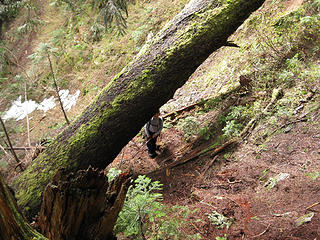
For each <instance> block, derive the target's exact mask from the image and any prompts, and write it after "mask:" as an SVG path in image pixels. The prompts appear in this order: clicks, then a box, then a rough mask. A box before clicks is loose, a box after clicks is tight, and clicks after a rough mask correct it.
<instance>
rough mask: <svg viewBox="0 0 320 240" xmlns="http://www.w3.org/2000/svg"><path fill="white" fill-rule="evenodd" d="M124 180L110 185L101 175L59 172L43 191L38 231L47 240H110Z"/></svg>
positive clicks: (119, 205)
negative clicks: (47, 239)
mask: <svg viewBox="0 0 320 240" xmlns="http://www.w3.org/2000/svg"><path fill="white" fill-rule="evenodd" d="M127 179H128V177H127V176H125V175H120V176H119V177H118V178H116V179H115V180H114V181H112V182H111V183H110V184H109V183H108V179H107V177H106V176H105V174H104V173H103V171H98V170H95V169H93V168H91V167H89V168H88V169H87V170H80V171H78V172H76V173H68V172H67V171H66V170H65V169H61V170H59V171H58V172H57V174H56V175H55V176H54V178H53V180H52V182H51V183H49V184H48V185H47V187H46V189H45V192H44V196H43V203H42V206H41V212H40V219H39V227H40V228H41V231H42V233H43V234H44V235H45V236H47V237H48V238H49V239H55V240H72V239H83V240H89V239H90V240H93V239H94V240H96V239H113V238H114V237H113V235H112V230H113V227H114V225H115V222H116V220H117V217H118V213H119V212H120V210H121V208H122V206H123V203H124V200H125V196H126V192H127V189H128V184H127V182H128V181H127Z"/></svg>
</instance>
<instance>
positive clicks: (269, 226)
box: [250, 224, 271, 238]
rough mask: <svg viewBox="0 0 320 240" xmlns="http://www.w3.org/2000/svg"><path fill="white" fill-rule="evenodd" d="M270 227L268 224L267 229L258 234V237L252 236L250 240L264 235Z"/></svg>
mask: <svg viewBox="0 0 320 240" xmlns="http://www.w3.org/2000/svg"><path fill="white" fill-rule="evenodd" d="M270 225H271V224H269V225H268V226H267V228H266V229H265V230H264V231H263V232H262V233H260V234H258V235H255V236H252V237H250V238H257V237H261V236H262V235H263V234H265V233H266V232H267V231H268V230H269V228H270Z"/></svg>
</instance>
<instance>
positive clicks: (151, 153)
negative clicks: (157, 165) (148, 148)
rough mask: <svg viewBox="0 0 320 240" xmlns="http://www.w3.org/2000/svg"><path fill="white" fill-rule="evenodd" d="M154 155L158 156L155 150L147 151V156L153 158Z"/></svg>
mask: <svg viewBox="0 0 320 240" xmlns="http://www.w3.org/2000/svg"><path fill="white" fill-rule="evenodd" d="M156 156H158V154H157V153H156V152H149V157H151V158H155V157H156Z"/></svg>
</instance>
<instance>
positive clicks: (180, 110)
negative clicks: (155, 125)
mask: <svg viewBox="0 0 320 240" xmlns="http://www.w3.org/2000/svg"><path fill="white" fill-rule="evenodd" d="M240 87H241V86H237V87H235V88H234V89H232V90H231V91H228V92H227V93H222V94H221V95H219V96H217V97H214V98H212V97H207V98H204V99H201V100H200V101H199V102H196V103H193V104H190V105H188V106H185V107H182V108H180V109H178V110H175V111H172V112H169V113H167V114H165V115H163V116H162V118H163V119H165V118H168V117H172V116H175V115H177V114H180V113H182V112H184V111H190V110H191V109H193V108H194V107H196V106H202V105H204V104H206V102H208V101H209V100H211V99H219V98H221V99H224V98H226V97H227V96H229V95H231V94H232V93H234V92H237V91H239V89H240Z"/></svg>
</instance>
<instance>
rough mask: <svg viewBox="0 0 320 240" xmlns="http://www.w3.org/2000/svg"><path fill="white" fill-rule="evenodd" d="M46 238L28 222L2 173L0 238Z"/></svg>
mask: <svg viewBox="0 0 320 240" xmlns="http://www.w3.org/2000/svg"><path fill="white" fill-rule="evenodd" d="M17 239H19V240H26V239H45V238H44V237H43V236H42V235H41V234H39V233H38V232H36V231H35V230H34V229H32V228H31V226H30V225H29V224H28V223H27V221H26V220H25V218H24V217H23V216H22V214H21V213H20V211H19V208H18V206H17V202H16V200H15V198H14V196H13V194H12V192H11V191H10V190H9V188H8V187H7V186H6V184H5V183H4V180H3V178H2V176H1V174H0V240H17Z"/></svg>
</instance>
